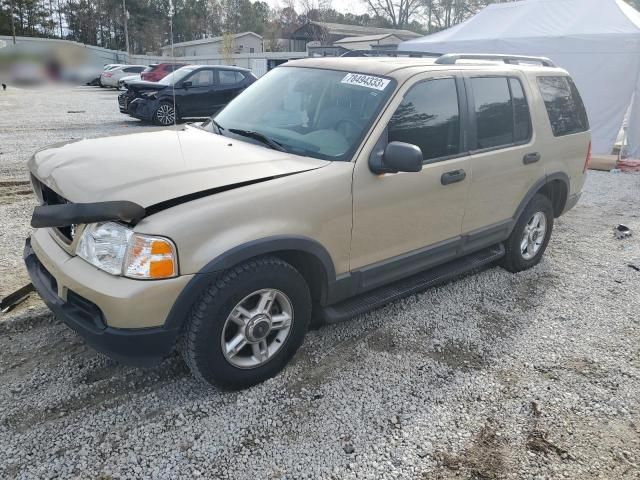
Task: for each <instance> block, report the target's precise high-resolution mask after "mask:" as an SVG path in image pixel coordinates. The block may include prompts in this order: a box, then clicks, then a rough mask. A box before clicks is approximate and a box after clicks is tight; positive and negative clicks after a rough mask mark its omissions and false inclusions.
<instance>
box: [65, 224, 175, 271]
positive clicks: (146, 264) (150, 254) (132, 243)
mask: <svg viewBox="0 0 640 480" xmlns="http://www.w3.org/2000/svg"><path fill="white" fill-rule="evenodd" d="M76 253H77V255H78V256H79V257H80V258H83V259H84V260H86V261H87V262H89V263H90V264H91V265H94V266H95V267H97V268H99V269H100V270H104V271H105V272H107V273H110V274H111V275H124V276H125V277H129V278H135V279H144V280H155V279H161V278H171V277H175V276H176V275H177V274H178V262H177V259H178V255H177V252H176V247H175V245H174V244H173V242H172V241H171V240H169V239H168V238H164V237H157V236H151V235H143V234H140V233H134V231H133V230H131V229H130V228H128V227H126V226H124V225H121V224H119V223H115V222H100V223H93V224H90V225H87V226H86V228H85V229H84V231H83V232H82V236H81V237H80V240H79V241H78V246H77V248H76Z"/></svg>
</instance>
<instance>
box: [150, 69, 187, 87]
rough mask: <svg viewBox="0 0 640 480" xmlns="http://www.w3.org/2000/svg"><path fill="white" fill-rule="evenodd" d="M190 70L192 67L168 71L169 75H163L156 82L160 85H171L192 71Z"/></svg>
mask: <svg viewBox="0 0 640 480" xmlns="http://www.w3.org/2000/svg"><path fill="white" fill-rule="evenodd" d="M192 70H193V69H192V68H180V69H178V70H176V71H175V72H173V73H170V74H169V75H167V76H166V77H164V78H163V79H162V80H160V81H159V82H158V83H161V84H162V85H173V84H174V82H179V81H180V80H182V79H183V78H184V77H186V76H187V75H189V74H190V73H191V72H192Z"/></svg>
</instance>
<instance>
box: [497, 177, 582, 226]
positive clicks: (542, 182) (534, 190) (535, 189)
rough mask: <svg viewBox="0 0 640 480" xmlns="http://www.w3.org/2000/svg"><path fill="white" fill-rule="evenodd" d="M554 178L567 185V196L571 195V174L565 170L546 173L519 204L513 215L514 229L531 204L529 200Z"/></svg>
mask: <svg viewBox="0 0 640 480" xmlns="http://www.w3.org/2000/svg"><path fill="white" fill-rule="evenodd" d="M554 180H560V181H562V182H563V183H564V184H565V185H566V187H567V198H568V197H569V192H570V191H571V189H570V187H571V181H570V180H569V176H568V175H567V174H566V173H564V172H555V173H551V174H548V175H545V176H544V177H543V178H541V179H540V180H538V181H537V182H536V183H534V184H533V186H532V187H531V188H530V189H529V191H528V192H527V194H526V195H525V196H524V198H523V199H522V201H521V202H520V204H519V205H518V209H517V210H516V213H515V214H514V215H513V217H512V220H513V222H512V226H511V229H513V226H515V224H516V222H517V221H518V218H519V217H520V215H521V214H522V212H523V211H524V209H525V208H526V206H527V205H528V204H529V202H530V201H531V199H532V198H533V196H534V195H535V194H536V193H538V191H539V190H540V189H541V188H542V187H544V186H545V185H546V184H548V183H550V182H553V181H554ZM511 229H510V230H511ZM510 234H511V231H509V235H510Z"/></svg>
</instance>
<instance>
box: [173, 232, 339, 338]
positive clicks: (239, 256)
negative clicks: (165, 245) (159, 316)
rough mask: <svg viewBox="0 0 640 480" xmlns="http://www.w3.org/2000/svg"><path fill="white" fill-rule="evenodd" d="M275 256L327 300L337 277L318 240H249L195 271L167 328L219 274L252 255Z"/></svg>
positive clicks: (318, 298) (176, 326)
mask: <svg viewBox="0 0 640 480" xmlns="http://www.w3.org/2000/svg"><path fill="white" fill-rule="evenodd" d="M264 255H273V256H276V257H278V258H280V259H282V260H284V261H285V262H287V263H289V264H291V265H292V266H293V267H294V268H295V269H296V270H298V272H300V274H301V275H302V276H303V277H304V279H305V281H306V282H307V285H308V286H309V290H310V292H311V297H312V299H313V300H314V301H315V302H318V303H321V304H322V303H324V302H325V301H326V299H327V297H328V296H329V289H330V288H331V285H333V284H334V282H335V279H336V273H335V267H334V264H333V260H332V259H331V256H330V255H329V252H328V251H327V250H326V249H325V248H324V247H323V246H322V245H321V244H320V243H318V242H317V241H315V240H312V239H310V238H307V237H301V236H276V237H268V238H263V239H259V240H254V241H251V242H247V243H245V244H242V245H239V246H237V247H234V248H232V249H231V250H228V251H227V252H225V253H223V254H221V255H218V256H217V257H216V258H215V259H213V260H212V261H210V262H209V263H208V264H207V265H205V266H204V267H203V268H202V269H201V270H200V271H199V272H198V273H196V274H195V275H194V276H193V278H192V279H191V281H190V282H189V283H188V284H187V286H186V287H185V288H184V289H183V291H182V292H181V293H180V295H179V296H178V298H177V299H176V301H175V303H174V305H173V307H172V308H171V311H170V312H169V315H168V317H167V319H166V320H165V324H164V325H165V328H168V329H172V330H179V329H180V328H182V325H183V324H184V322H185V320H186V319H187V317H188V315H189V310H190V308H191V305H192V304H193V303H194V302H195V301H196V300H197V299H198V297H199V296H200V295H201V294H202V292H203V291H204V290H205V289H206V288H207V286H208V285H209V284H210V283H211V282H212V281H214V280H215V279H216V277H217V276H218V274H219V273H221V272H223V271H225V270H228V269H229V268H231V267H233V266H235V265H238V264H240V263H242V262H246V261H248V260H251V259H252V258H256V257H260V256H264Z"/></svg>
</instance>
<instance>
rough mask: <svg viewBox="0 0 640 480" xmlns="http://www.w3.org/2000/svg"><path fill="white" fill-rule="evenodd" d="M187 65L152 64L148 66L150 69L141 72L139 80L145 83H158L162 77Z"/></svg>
mask: <svg viewBox="0 0 640 480" xmlns="http://www.w3.org/2000/svg"><path fill="white" fill-rule="evenodd" d="M185 65H187V64H186V63H154V64H151V65H149V66H150V67H151V68H150V69H149V70H147V71H144V72H142V75H141V78H142V80H145V81H147V82H159V81H160V80H162V79H163V78H164V77H166V76H167V75H169V74H170V73H172V72H175V71H176V70H178V69H179V68H182V67H184V66H185Z"/></svg>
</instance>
